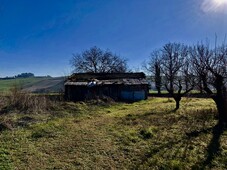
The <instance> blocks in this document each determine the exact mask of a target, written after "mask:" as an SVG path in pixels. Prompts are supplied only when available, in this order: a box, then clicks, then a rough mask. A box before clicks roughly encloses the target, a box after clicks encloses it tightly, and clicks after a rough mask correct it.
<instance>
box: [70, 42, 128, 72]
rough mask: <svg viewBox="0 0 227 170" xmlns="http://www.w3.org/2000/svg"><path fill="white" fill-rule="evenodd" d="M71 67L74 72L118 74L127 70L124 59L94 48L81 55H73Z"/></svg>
mask: <svg viewBox="0 0 227 170" xmlns="http://www.w3.org/2000/svg"><path fill="white" fill-rule="evenodd" d="M71 65H72V66H73V67H74V71H75V72H92V73H118V72H126V71H127V69H128V68H127V62H126V60H125V59H122V58H120V57H119V56H117V55H115V54H113V53H112V52H110V51H108V50H106V51H103V50H102V49H100V48H98V47H96V46H94V47H92V48H90V49H89V50H85V51H83V52H82V53H81V54H73V58H72V60H71Z"/></svg>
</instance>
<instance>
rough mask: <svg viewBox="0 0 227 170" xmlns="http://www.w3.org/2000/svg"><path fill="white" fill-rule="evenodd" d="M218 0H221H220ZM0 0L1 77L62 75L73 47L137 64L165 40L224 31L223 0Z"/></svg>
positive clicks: (184, 39) (183, 39)
mask: <svg viewBox="0 0 227 170" xmlns="http://www.w3.org/2000/svg"><path fill="white" fill-rule="evenodd" d="M222 1H223V2H222ZM222 1H221V0H10V1H9V0H0V77H4V76H13V75H15V74H19V73H21V72H33V73H34V74H35V75H51V76H65V75H68V74H70V73H71V71H72V68H71V66H70V64H69V60H70V59H71V58H72V53H80V52H81V51H83V50H85V49H88V48H90V47H92V46H94V45H96V46H98V47H100V48H102V49H107V48H108V49H110V50H111V51H112V52H114V53H116V54H119V55H121V56H122V57H124V58H127V59H128V63H129V66H130V67H131V68H133V69H137V68H139V67H140V66H141V63H142V62H143V61H144V60H146V59H147V58H148V57H149V54H150V53H151V51H152V50H154V49H156V48H159V47H161V46H162V45H164V44H165V43H168V42H182V43H186V44H195V43H197V42H198V41H201V40H205V39H207V38H208V39H209V40H210V41H211V42H212V41H214V37H215V34H217V37H218V39H219V40H220V41H222V40H224V37H225V34H226V33H227V19H226V17H227V2H224V1H225V0H222Z"/></svg>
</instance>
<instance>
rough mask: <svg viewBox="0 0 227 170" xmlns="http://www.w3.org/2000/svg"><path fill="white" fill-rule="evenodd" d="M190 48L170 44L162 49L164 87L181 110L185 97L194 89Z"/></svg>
mask: <svg viewBox="0 0 227 170" xmlns="http://www.w3.org/2000/svg"><path fill="white" fill-rule="evenodd" d="M188 61H189V55H188V47H187V46H184V45H182V44H178V43H168V44H166V45H164V47H163V49H162V58H161V71H162V74H163V77H164V86H165V88H166V90H167V91H168V93H169V95H170V96H171V97H173V98H174V100H175V102H176V108H175V110H177V109H179V107H180V101H181V99H182V97H183V96H184V95H186V94H187V93H189V92H190V91H191V90H192V89H193V88H194V83H193V80H194V76H193V75H192V72H191V69H190V67H189V63H188Z"/></svg>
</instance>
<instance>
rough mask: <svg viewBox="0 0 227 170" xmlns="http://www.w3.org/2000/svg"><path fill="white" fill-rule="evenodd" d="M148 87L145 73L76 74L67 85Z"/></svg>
mask: <svg viewBox="0 0 227 170" xmlns="http://www.w3.org/2000/svg"><path fill="white" fill-rule="evenodd" d="M91 82H93V83H94V84H93V85H96V86H97V85H98V86H100V85H120V84H122V85H142V84H143V85H147V84H148V82H147V80H146V76H145V74H144V73H142V72H140V73H77V74H76V73H75V74H73V75H71V76H70V77H69V78H68V81H67V82H66V83H65V85H74V86H89V85H90V84H91Z"/></svg>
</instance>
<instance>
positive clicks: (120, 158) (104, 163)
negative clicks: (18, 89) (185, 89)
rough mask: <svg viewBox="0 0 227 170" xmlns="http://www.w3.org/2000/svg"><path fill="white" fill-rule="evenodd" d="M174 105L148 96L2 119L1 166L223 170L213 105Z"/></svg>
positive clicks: (226, 163)
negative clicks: (3, 124)
mask: <svg viewBox="0 0 227 170" xmlns="http://www.w3.org/2000/svg"><path fill="white" fill-rule="evenodd" d="M174 108H175V103H174V101H173V100H172V99H168V98H149V100H146V101H140V102H135V103H132V104H128V103H111V104H109V103H103V102H100V101H92V102H89V103H85V102H78V103H73V102H59V103H58V104H57V105H56V107H54V108H53V109H52V110H50V111H48V112H45V113H43V114H42V113H40V114H24V113H8V114H3V115H1V119H0V120H1V121H2V122H8V123H11V125H12V127H13V128H12V129H11V130H10V129H9V130H7V129H6V130H4V131H2V132H1V133H0V141H1V148H0V169H4V168H5V169H226V167H227V159H226V157H227V142H226V141H227V132H226V131H223V132H221V133H219V131H218V130H217V127H216V126H215V125H216V124H217V120H216V114H217V113H216V109H215V104H214V102H213V101H212V100H211V99H196V98H193V99H187V98H184V99H183V100H182V102H181V108H180V109H179V110H178V111H174ZM24 124H25V125H24ZM23 125H24V126H23Z"/></svg>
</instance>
